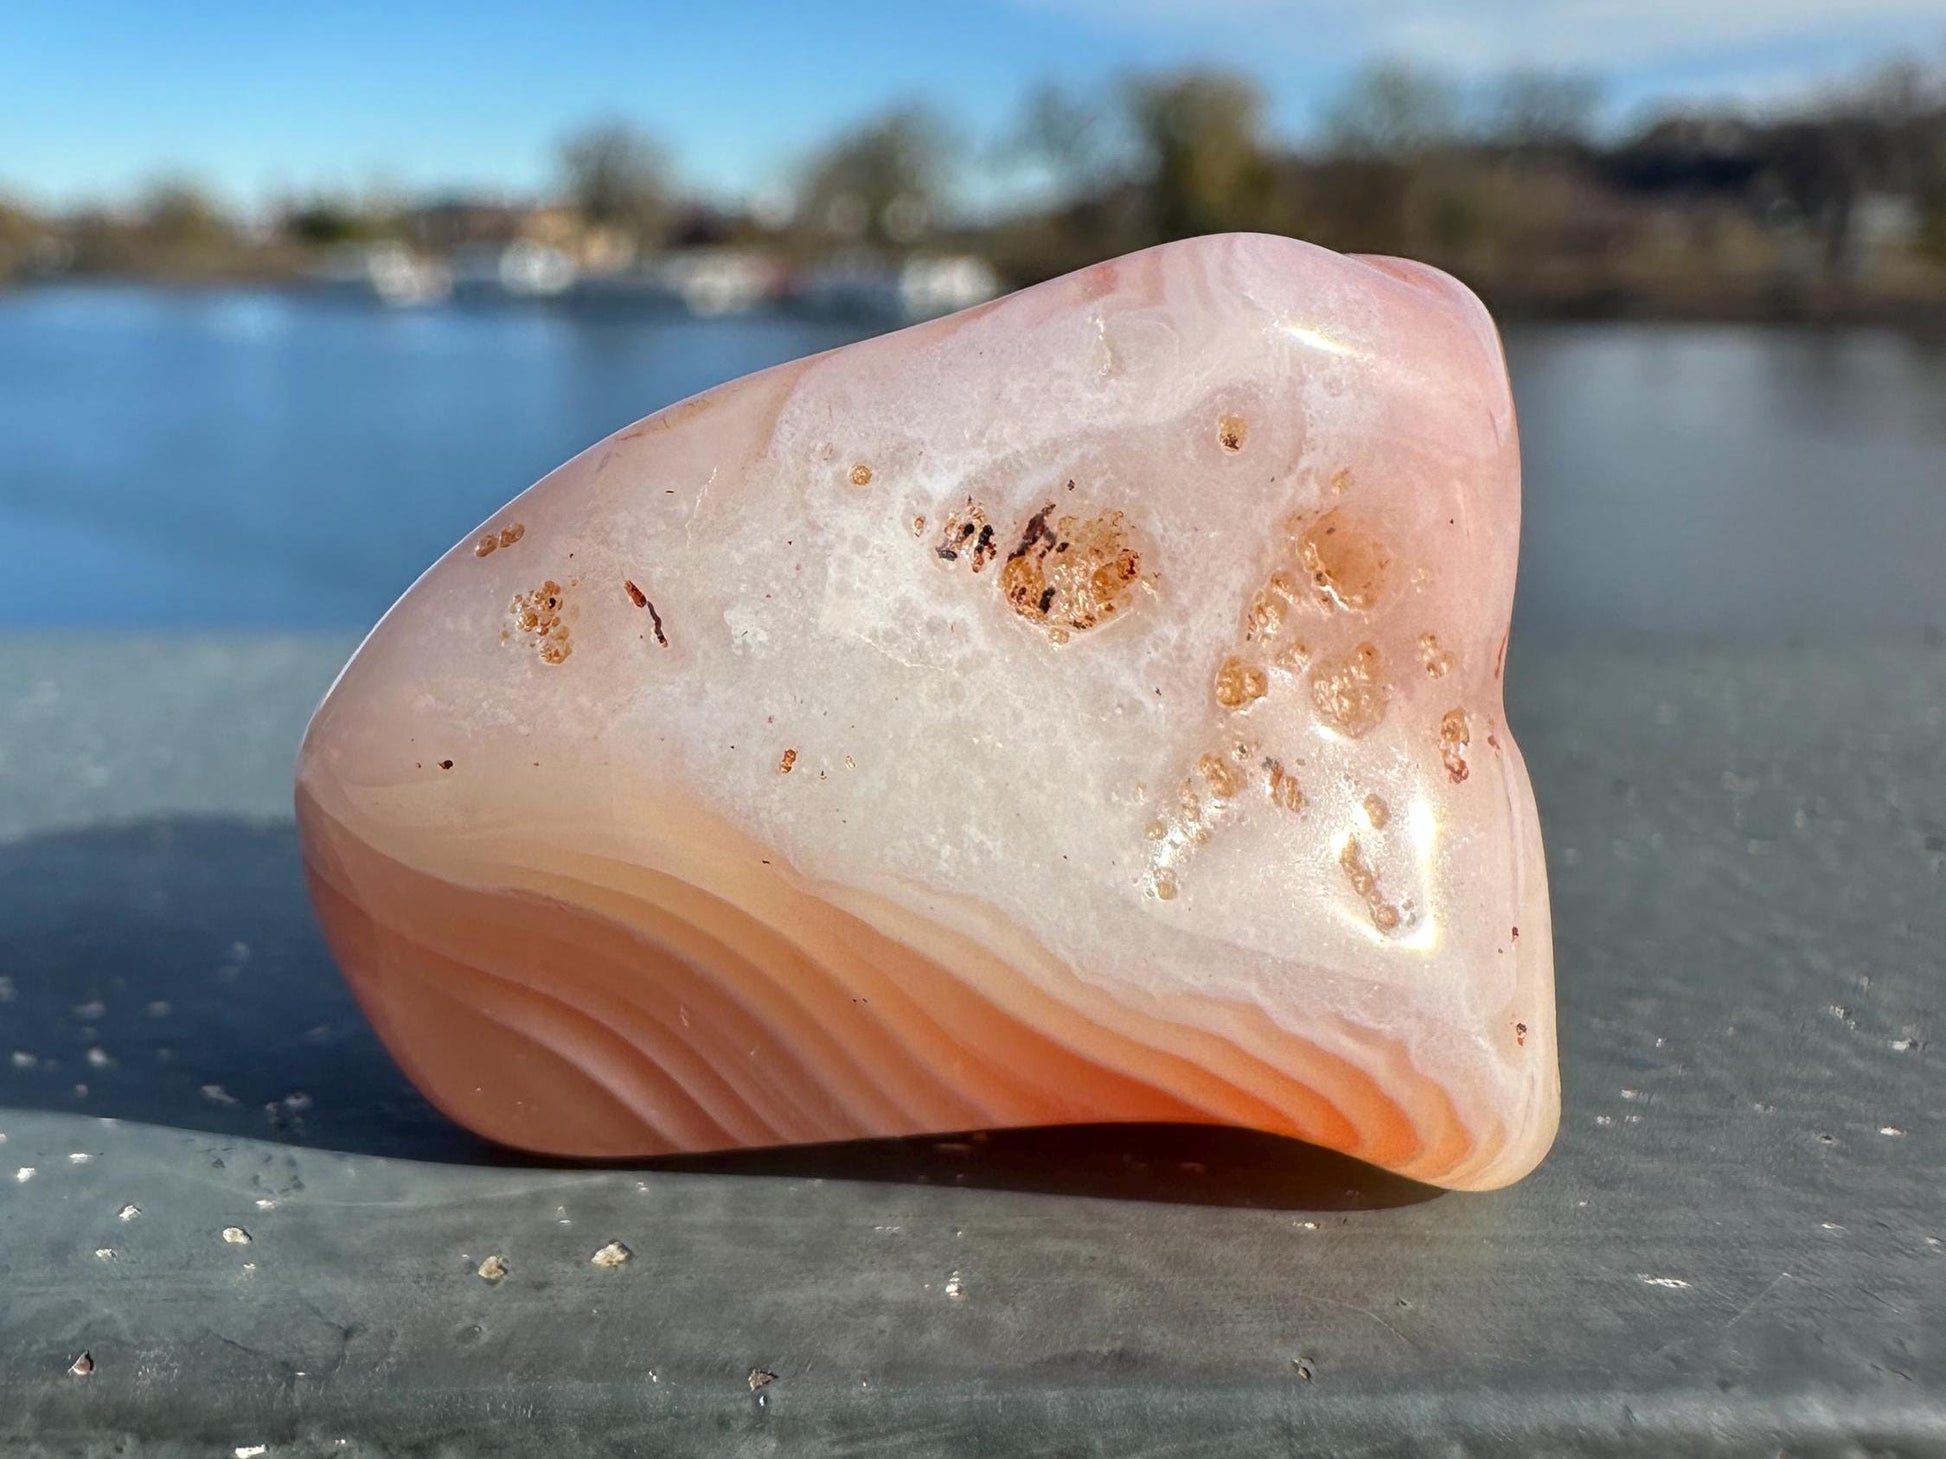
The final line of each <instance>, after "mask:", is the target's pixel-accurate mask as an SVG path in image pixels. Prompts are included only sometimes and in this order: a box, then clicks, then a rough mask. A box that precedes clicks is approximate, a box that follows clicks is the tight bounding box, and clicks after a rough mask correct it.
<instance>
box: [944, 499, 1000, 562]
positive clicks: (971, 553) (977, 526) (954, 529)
mask: <svg viewBox="0 0 1946 1459" xmlns="http://www.w3.org/2000/svg"><path fill="white" fill-rule="evenodd" d="M932 550H933V554H934V555H935V556H936V557H938V558H939V560H940V561H942V562H958V561H960V560H961V559H965V560H966V561H967V562H969V563H971V565H972V568H973V571H975V572H979V571H980V570H981V569H982V568H984V567H985V566H986V565H987V564H988V563H989V562H992V561H993V559H994V558H996V557H998V556H999V555H1000V548H999V547H998V545H996V544H995V542H994V540H993V527H992V525H991V524H990V523H989V522H988V521H987V514H986V512H985V511H983V510H982V509H981V508H980V507H979V506H978V505H977V504H976V503H975V502H974V501H973V500H972V499H971V498H968V500H967V503H966V505H965V506H963V507H961V508H960V509H959V510H958V511H956V512H954V513H953V514H952V515H951V516H950V517H948V518H947V519H946V522H945V525H943V526H942V527H941V528H940V529H939V536H938V537H937V538H936V539H935V540H934V542H933V549H932Z"/></svg>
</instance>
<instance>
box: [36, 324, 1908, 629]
mask: <svg viewBox="0 0 1946 1459" xmlns="http://www.w3.org/2000/svg"><path fill="white" fill-rule="evenodd" d="M858 332H859V329H858V327H857V326H847V325H844V324H840V323H818V322H811V321H806V320H802V319H791V318H782V317H754V318H741V319H728V320H714V321H695V320H690V319H686V318H681V317H675V316H667V317H665V316H657V317H654V318H644V317H639V316H638V317H632V318H612V317H610V318H593V317H584V316H577V315H575V314H572V313H566V312H561V311H556V310H546V309H503V310H488V309H481V310H460V309H446V310H435V311H426V312H414V313H388V312H384V311H381V310H378V309H376V308H370V307H364V306H361V305H357V304H352V303H346V302H334V301H331V300H328V299H323V298H315V297H309V296H301V295H287V294H281V293H275V292H257V291H232V292H221V293H171V292H166V291H158V290H148V289H139V288H64V289H51V290H41V291H31V292H25V293H19V294H15V295H12V296H0V542H4V543H5V544H6V549H7V551H6V557H7V562H8V570H9V575H10V579H11V581H10V584H9V587H10V592H9V595H8V596H9V599H10V605H9V617H10V618H11V620H12V622H13V623H14V624H15V625H16V626H43V625H91V626H115V627H136V626H173V625H199V626H207V625H221V626H240V627H241V626H279V627H326V626H328V627H348V626H350V627H356V626H362V625H364V624H366V623H369V622H370V621H371V620H372V619H374V618H376V617H377V615H378V614H379V613H380V612H381V611H383V609H384V608H385V606H386V605H387V604H388V603H390V602H391V601H392V599H393V598H394V597H396V596H397V594H398V593H399V592H400V591H401V590H403V589H404V588H405V587H406V586H407V585H408V584H409V583H410V582H411V580H412V578H413V577H414V576H415V575H416V574H417V572H418V571H419V570H420V569H421V568H422V567H424V566H425V565H426V563H428V562H429V561H431V560H432V558H433V557H434V556H435V555H437V554H438V553H439V552H440V551H442V550H443V549H444V548H445V547H446V546H448V545H449V544H450V543H451V542H453V541H454V540H455V539H456V538H458V537H459V536H460V535H461V534H462V533H464V532H465V531H467V530H468V529H469V528H470V527H471V526H472V525H473V524H474V523H475V522H477V521H479V520H480V519H481V518H483V517H485V516H486V515H487V514H488V513H490V512H491V511H492V510H493V509H494V508H495V507H497V506H498V505H499V504H500V503H501V502H503V501H505V500H506V499H507V498H508V497H509V496H511V495H513V493H514V492H516V491H518V490H519V489H520V488H522V487H524V486H526V485H527V484H528V483H529V482H531V481H532V480H534V479H535V478H536V477H538V476H540V475H541V474H542V473H544V472H545V471H547V470H548V469H549V468H551V467H553V466H555V465H556V464H558V463H559V462H561V461H562V460H564V459H566V458H567V457H568V456H570V455H572V454H573V453H574V452H576V451H578V450H580V449H581V448H582V447H584V446H586V445H588V444H590V443H592V442H593V441H595V440H597V439H598V438H600V437H601V436H603V435H605V434H607V433H608V432H609V431H612V430H614V429H616V428H617V427H619V426H622V425H625V424H626V423H628V422H629V421H631V420H634V419H636V418H637V417H639V416H641V415H644V414H646V413H647V412H648V411H650V410H652V409H655V408H656V407H658V406H661V405H663V404H666V403H668V402H670V401H672V400H675V399H678V398H680V397H682V396H684V395H687V394H690V393H691V392H693V391H696V390H700V389H702V388H704V387H706V386H708V385H711V384H714V383H716V382H717V381H720V380H725V379H729V378H731V377H734V376H736V375H741V374H744V373H746V372H748V371H750V370H754V369H758V368H761V367H762V366H765V365H768V364H773V363H776V362H777V361H780V360H785V359H789V358H792V357H794V356H796V355H801V354H805V353H808V352H810V351H813V350H819V349H826V348H830V347H831V346H833V345H838V344H842V343H845V342H846V341H847V340H849V339H852V338H855V337H856V336H857V334H858ZM1508 351H1509V358H1510V362H1511V365H1512V369H1513V373H1514V381H1515V392H1516V395H1517V397H1518V400H1519V405H1520V412H1521V430H1522V437H1523V442H1524V447H1525V452H1526V461H1527V497H1526V502H1527V506H1526V510H1527V522H1526V535H1525V542H1524V548H1523V562H1522V569H1521V572H1522V577H1521V590H1520V607H1519V613H1520V617H1521V619H1522V622H1523V627H1524V629H1526V630H1529V631H1539V632H1542V633H1546V634H1548V635H1550V636H1553V635H1563V636H1575V637H1590V636H1593V637H1607V636H1611V635H1616V634H1632V633H1638V632H1661V633H1677V634H1683V635H1705V636H1725V637H1734V638H1739V639H1763V638H1779V637H1792V636H1808V637H1816V638H1824V637H1830V636H1833V635H1834V634H1836V635H1843V636H1849V635H1850V634H1851V633H1854V632H1857V631H1860V630H1863V631H1867V632H1869V631H1874V630H1910V629H1912V628H1916V627H1920V626H1936V625H1940V624H1943V623H1946V563H1943V562H1942V555H1943V554H1946V351H1942V350H1941V349H1939V348H1937V347H1927V346H1925V345H1922V344H1919V343H1917V342H1914V341H1911V340H1908V339H1906V338H1904V337H1902V336H1899V335H1896V334H1891V333H1883V332H1867V331H1858V332H1812V331H1794V330H1785V329H1775V328H1746V327H1690V326H1680V327H1678V326H1613V325H1565V326H1563V325H1549V326H1524V327H1516V328H1514V329H1511V330H1510V331H1509V332H1508Z"/></svg>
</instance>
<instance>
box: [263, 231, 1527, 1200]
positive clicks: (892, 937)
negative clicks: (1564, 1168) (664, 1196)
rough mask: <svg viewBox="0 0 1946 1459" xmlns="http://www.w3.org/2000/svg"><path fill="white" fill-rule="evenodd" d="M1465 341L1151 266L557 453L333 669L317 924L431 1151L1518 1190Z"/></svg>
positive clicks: (696, 403) (1491, 415) (1319, 297)
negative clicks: (1335, 1169)
mask: <svg viewBox="0 0 1946 1459" xmlns="http://www.w3.org/2000/svg"><path fill="white" fill-rule="evenodd" d="M1518 531H1519V457H1518V450H1517V447H1516V444H1515V435H1514V414H1513V406H1512V403H1511V401H1510V399H1509V395H1508V389H1507V380H1506V372H1505V368H1504V365H1503V362H1502V357H1501V352H1500V347H1499V343H1498V339H1497V336H1496V334H1495V331H1494V328H1493V325H1492V323H1491V321H1490V320H1489V319H1488V317H1487V315H1486V313H1485V311H1484V310H1483V309H1482V308H1481V306H1480V304H1479V303H1478V301H1477V300H1475V299H1474V298H1473V296H1472V295H1471V294H1469V293H1468V292H1467V291H1466V290H1465V289H1464V288H1462V287H1461V286H1460V285H1459V284H1457V283H1455V282H1454V281H1453V280H1452V279H1450V278H1447V277H1446V276H1445V275H1443V274H1440V273H1437V272H1435V271H1434V270H1432V269H1429V268H1425V267H1421V266H1419V265H1416V264H1411V263H1405V262H1401V261H1398V260H1393V259H1363V258H1345V257H1340V256H1338V255H1336V254H1332V253H1328V252H1325V251H1323V250H1321V249H1317V248H1313V247H1309V246H1307V245H1305V244H1301V243H1295V242H1290V241H1288V240H1283V239H1275V238H1266V237H1255V236H1232V237H1218V238H1204V239H1198V240H1194V241H1192V242H1187V243H1180V244H1173V245H1170V246H1167V247H1163V248H1158V249H1153V250H1151V251H1149V252H1146V253H1141V254H1136V255H1134V256H1132V257H1129V258H1124V259H1119V260H1117V261H1115V262H1112V263H1106V264H1102V265H1100V266H1099V267H1096V268H1091V269H1087V270H1085V271H1083V272H1081V273H1077V274H1074V275H1071V276H1069V277H1067V278H1064V279H1059V280H1056V281H1054V282H1052V283H1049V284H1045V285H1042V286H1041V287H1039V288H1035V289H1030V290H1027V291H1026V292H1024V293H1020V294H1016V295H1014V296H1012V297H1010V298H1006V299H1002V300H1000V301H999V302H997V303H995V304H992V305H989V306H986V307H984V308H981V309H976V310H972V311H969V312H967V313H964V314H960V315H956V316H954V317H952V318H949V319H944V320H940V321H937V322H935V323H932V324H926V325H922V326H920V327H918V328H915V329H909V330H906V331H905V332H903V333H900V334H895V335H891V336H888V337H886V338H882V339H876V340H872V341H869V342H867V343H864V344H858V345H854V346H852V347H850V348H848V349H843V350H839V351H837V352H835V353H832V354H828V355H821V356H818V357H816V358H813V359H808V360H800V361H798V362H796V363H794V364H789V365H784V366H781V367H779V368H777V369H774V370H769V371H766V372H764V373H762V374H759V375H754V376H751V377H750V378H748V379H745V380H740V381H737V382H735V383H733V384H730V385H725V386H723V387H721V388H720V389H717V390H713V391H711V392H709V393H708V394H705V395H702V396H698V397H697V398H695V399H693V400H690V401H687V402H685V403H683V404H681V405H677V406H673V407H671V408H670V409H668V410H665V411H663V412H661V413H660V414H658V415H653V416H650V417H649V418H648V419H646V420H644V421H642V422H640V423H638V424H636V425H634V426H631V427H629V428H628V429H627V430H624V431H622V432H620V433H619V434H617V435H614V436H611V437H610V438H609V439H608V440H606V441H604V442H602V443H601V444H599V445H597V446H594V447H592V448H591V449H589V450H588V451H586V452H584V453H583V454H582V455H580V456H578V457H576V458H575V459H574V460H573V461H570V462H569V463H568V464H567V465H565V466H563V467H561V468H560V469H559V470H558V471H556V472H554V473H553V474H552V475H550V476H549V477H547V478H546V479H545V480H544V481H542V482H541V483H540V484H539V485H537V486H535V487H533V488H532V489H531V490H529V491H528V492H526V493H524V494H523V495H521V496H520V497H518V498H516V499H515V500H514V501H513V502H512V503H511V504H510V505H509V506H508V507H507V508H506V509H505V510H504V511H502V512H499V513H497V514H496V515H495V516H494V517H493V518H492V519H491V520H490V521H488V522H486V523H485V524H483V525H482V526H481V527H480V529H479V530H478V531H477V532H475V533H473V534H472V535H470V536H468V537H467V538H466V539H465V540H464V541H463V542H461V543H460V544H459V545H457V546H456V547H454V548H453V550H452V551H451V552H449V553H448V554H447V555H446V556H445V557H444V558H442V559H441V560H440V561H439V562H438V563H437V564H436V565H434V567H433V568H432V569H431V571H429V572H428V573H427V574H426V575H425V577H424V578H423V579H421V580H420V582H419V583H418V584H417V585H416V586H415V587H413V589H412V590H411V591H410V592H409V593H407V594H406V596H405V597H404V598H403V599H402V600H401V601H400V602H399V603H398V605H397V606H396V607H394V608H393V609H392V611H391V612H390V613H389V614H388V615H387V616H386V618H385V619H384V621H383V622H382V623H380V624H379V626H378V628H377V629H376V630H375V631H374V632H373V634H372V636H371V638H370V639H369V640H368V641H367V642H366V643H365V645H364V647H363V648H361V649H360V650H359V651H358V654H357V656H356V657H355V658H354V659H353V660H352V661H351V664H350V665H349V666H348V667H347V668H346V669H345V671H344V674H343V676H342V677H341V678H340V679H339V681H338V683H337V685H336V686H335V687H334V688H333V689H332V691H331V693H330V695H329V697H328V698H327V699H326V700H325V702H324V704H323V706H322V707H321V708H320V709H319V710H318V712H317V716H316V718H315V720H314V721H313V722H312V725H311V728H310V733H309V735H308V737H307V738H306V741H305V745H304V750H303V754H302V759H301V763H300V766H299V773H298V787H297V800H298V811H299V816H300V820H301V823H302V829H303V839H304V852H305V858H306V862H307V865H308V868H309V872H310V878H311V885H312V889H313V892H314V895H315V898H316V902H317V906H318V910H319V912H320V914H321V916H322V919H323V922H324V926H325V929H326V931H327V932H328V934H329V937H330V940H331V945H332V947H333V948H334V950H335V951H336V953H337V956H338V958H339V960H340V962H341V963H342V964H343V966H344V969H345V972H346V974H347V976H348V977H349V978H350V980H351V983H352V986H353V987H354V988H355V989H356V991H357V994H358V997H359V999H360V1001H361V1002H362V1004H363V1005H364V1007H365V1009H366V1011H367V1012H368V1013H369V1014H370V1016H371V1019H372V1022H373V1023H374V1024H375V1025H376V1026H377V1028H378V1031H379V1033H380V1034H381V1035H382V1036H383V1038H384V1040H385V1042H386V1043H387V1045H388V1046H389V1047H390V1048H391V1050H392V1052H393V1053H394V1054H395V1055H396V1056H397V1058H398V1060H399V1062H400V1063H401V1064H402V1065H403V1066H404V1068H405V1069H406V1071H407V1072H408V1073H409V1074H410V1075H411V1076H412V1078H413V1079H414V1080H415V1081H416V1082H417V1083H418V1085H419V1086H420V1088H421V1089H423V1090H424V1091H425V1093H426V1094H427V1096H428V1097H430V1098H431V1099H432V1100H433V1101H434V1102H435V1103H436V1104H438V1105H439V1106H440V1107H441V1108H442V1109H444V1110H445V1111H446V1112H447V1113H448V1114H450V1115H451V1116H452V1117H453V1118H455V1119H457V1120H459V1121H460V1122H461V1123H463V1124H465V1125H468V1126H470V1127H472V1128H473V1129H475V1130H477V1131H479V1132H480V1133H482V1134H484V1135H488V1136H491V1137H492V1138H494V1139H496V1140H500V1141H504V1142H506V1143H508V1144H511V1145H516V1146H522V1147H525V1148H527V1149H530V1150H537V1151H547V1152H553V1153H557V1154H564V1155H575V1156H632V1155H648V1154H653V1153H660V1152H667V1151H691V1150H713V1149H721V1148H726V1147H733V1146H748V1145H765V1144H772V1143H777V1142H792V1141H819V1140H836V1139H845V1138H851V1137H859V1136H875V1135H897V1134H909V1133H917V1132H925V1131H949V1130H961V1129H967V1128H974V1127H983V1126H1014V1125H1030V1124H1047V1123H1059V1122H1069V1121H1113V1120H1189V1121H1204V1122H1216V1123H1223V1124H1232V1125H1241V1126H1248V1127H1252V1128H1255V1129H1260V1130H1268V1131H1275V1132H1279V1133H1284V1134H1289V1135H1295V1136H1301V1137H1302V1138H1304V1139H1306V1140H1309V1141H1314V1142H1316V1143H1317V1144H1320V1145H1324V1146H1328V1147H1331V1148H1333V1149H1336V1150H1342V1151H1347V1152H1349V1153H1351V1154H1353V1155H1357V1156H1361V1157H1363V1158H1365V1159H1367V1160H1370V1161H1373V1162H1375V1163H1377V1164H1379V1165H1381V1166H1385V1167H1388V1168H1390V1169H1392V1170H1395V1171H1399V1172H1403V1173H1405V1174H1407V1175H1412V1176H1417V1177H1420V1178H1422V1179H1425V1180H1428V1181H1435V1182H1439V1183H1442V1184H1445V1185H1449V1186H1458V1187H1490V1186H1496V1185H1501V1184H1504V1183H1506V1182H1508V1181H1511V1180H1514V1179H1516V1178H1517V1177H1519V1176H1520V1175H1521V1174H1523V1173H1524V1172H1525V1171H1527V1170H1528V1169H1530V1168H1531V1167H1532V1166H1533V1165H1534V1164H1535V1162H1536V1161H1538V1160H1539V1159H1540V1157H1541V1155H1542V1154H1543V1153H1544V1152H1545V1151H1546V1149H1547V1146H1548V1143H1549V1141H1550V1140H1551V1138H1552V1136H1553V1132H1554V1128H1555V1121H1556V1115H1557V1109H1558V1102H1559V1092H1558V1078H1557V1074H1556V1065H1555V1051H1554V1008H1553V970H1552V956H1551V952H1550V945H1549V932H1548V908H1547V889H1546V883H1545V879H1544V871H1543V866H1542V859H1541V843H1540V833H1539V828H1538V825H1537V823H1536V820H1535V813H1534V802H1533V798H1532V793H1531V791H1530V790H1529V787H1528V782H1527V776H1526V773H1525V771H1524V770H1523V768H1522V765H1521V760H1520V754H1519V752H1518V751H1517V750H1516V749H1515V747H1514V742H1513V739H1512V737H1511V736H1510V735H1509V734H1508V732H1507V726H1506V723H1505V721H1504V719H1503V718H1502V711H1501V686H1500V678H1501V668H1502V661H1503V659H1504V656H1505V651H1506V635H1507V625H1508V615H1509V609H1510V605H1511V601H1512V597H1513V585H1514V561H1515V552H1516V545H1517V539H1518Z"/></svg>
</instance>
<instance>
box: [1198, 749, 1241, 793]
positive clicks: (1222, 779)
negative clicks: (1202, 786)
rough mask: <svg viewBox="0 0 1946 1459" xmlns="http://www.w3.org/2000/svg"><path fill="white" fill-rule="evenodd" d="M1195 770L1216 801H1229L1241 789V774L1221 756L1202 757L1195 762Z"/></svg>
mask: <svg viewBox="0 0 1946 1459" xmlns="http://www.w3.org/2000/svg"><path fill="white" fill-rule="evenodd" d="M1196 770H1197V773H1198V774H1200V775H1201V776H1202V777H1203V780H1204V782H1205V783H1206V784H1207V785H1208V786H1209V793H1210V794H1211V795H1212V796H1214V797H1215V798H1216V799H1218V800H1231V799H1233V798H1234V797H1235V796H1236V793H1237V792H1238V791H1239V790H1241V789H1243V776H1242V774H1241V773H1240V772H1239V771H1238V770H1237V768H1236V767H1235V766H1234V765H1232V764H1231V763H1230V762H1229V761H1228V760H1225V759H1224V758H1223V757H1222V756H1221V755H1204V756H1203V757H1202V758H1201V759H1200V760H1198V761H1197V762H1196Z"/></svg>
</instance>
